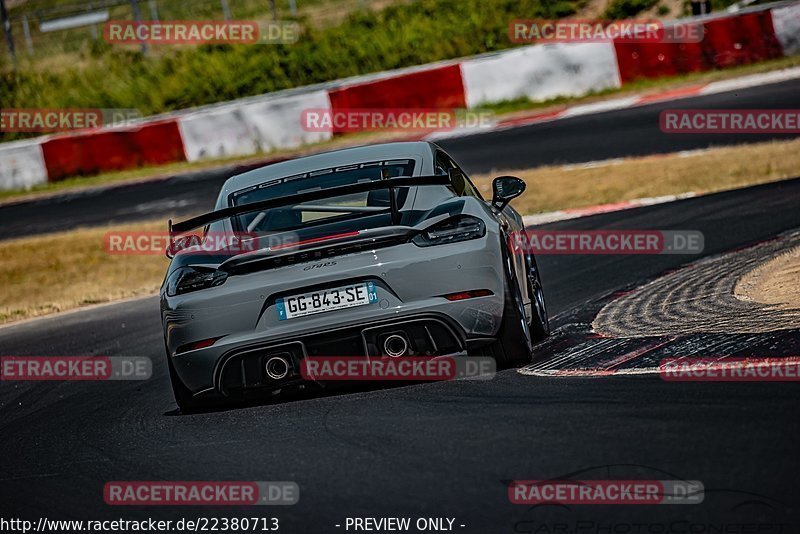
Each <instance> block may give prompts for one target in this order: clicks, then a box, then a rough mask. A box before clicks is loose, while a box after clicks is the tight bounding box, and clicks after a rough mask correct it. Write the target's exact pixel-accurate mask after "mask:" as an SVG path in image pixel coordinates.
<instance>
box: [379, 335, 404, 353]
mask: <svg viewBox="0 0 800 534" xmlns="http://www.w3.org/2000/svg"><path fill="white" fill-rule="evenodd" d="M383 352H385V353H386V355H387V356H391V357H392V358H397V357H399V356H402V355H404V354H405V353H406V352H408V341H406V338H404V337H403V336H401V335H398V334H392V335H390V336H386V339H385V340H384V341H383Z"/></svg>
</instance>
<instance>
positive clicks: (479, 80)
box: [461, 42, 621, 108]
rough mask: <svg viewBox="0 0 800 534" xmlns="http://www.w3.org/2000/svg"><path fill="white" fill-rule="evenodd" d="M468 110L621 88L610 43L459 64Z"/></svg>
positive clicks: (528, 50) (536, 49)
mask: <svg viewBox="0 0 800 534" xmlns="http://www.w3.org/2000/svg"><path fill="white" fill-rule="evenodd" d="M461 72H462V74H463V76H464V89H465V91H466V104H467V107H470V108H474V107H478V106H480V105H482V104H488V103H492V102H502V101H504V100H514V99H518V98H529V99H530V100H534V101H537V100H538V101H543V100H549V99H551V98H556V97H559V96H580V95H585V94H587V93H590V92H592V91H600V90H603V89H608V88H612V87H620V85H621V83H620V78H619V70H618V69H617V59H616V57H615V55H614V46H613V45H612V44H611V43H608V42H604V43H554V44H546V45H531V46H524V47H521V48H515V49H512V50H508V51H504V52H501V53H498V54H493V55H490V56H484V57H478V58H475V59H468V60H466V61H464V62H462V63H461Z"/></svg>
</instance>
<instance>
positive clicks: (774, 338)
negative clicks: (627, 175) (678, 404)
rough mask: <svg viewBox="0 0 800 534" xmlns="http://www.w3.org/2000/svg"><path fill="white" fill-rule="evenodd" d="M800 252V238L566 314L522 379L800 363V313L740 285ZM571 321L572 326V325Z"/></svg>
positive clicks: (702, 264) (671, 275)
mask: <svg viewBox="0 0 800 534" xmlns="http://www.w3.org/2000/svg"><path fill="white" fill-rule="evenodd" d="M798 244H800V231H797V230H794V231H791V232H787V233H785V234H782V235H780V236H778V237H776V238H773V239H769V240H766V241H763V242H760V243H757V244H755V245H753V246H750V247H745V248H740V249H737V250H736V251H732V252H727V253H724V254H720V255H717V256H713V257H709V258H704V259H701V260H699V261H697V262H695V263H693V264H690V265H688V266H686V267H684V268H681V269H672V270H670V271H667V272H665V273H664V274H663V275H662V276H660V277H658V278H656V279H654V280H651V281H649V282H647V283H645V284H644V285H641V286H640V287H638V288H635V289H632V290H631V289H629V288H627V289H624V290H620V291H615V292H614V293H612V294H610V295H608V296H606V297H604V298H602V299H599V300H598V301H594V302H589V303H587V304H586V305H585V306H584V307H583V308H582V309H580V310H576V311H574V312H572V313H571V314H566V313H565V314H564V316H565V317H564V319H565V321H564V322H563V323H562V324H561V325H559V327H558V328H557V329H556V330H555V331H554V333H553V336H551V337H550V338H548V339H547V340H545V341H544V342H542V343H541V344H539V345H538V346H537V347H535V351H534V353H535V355H536V360H535V362H534V363H532V364H530V365H528V366H526V367H523V368H521V369H519V370H518V372H519V373H520V374H523V375H529V376H541V377H607V376H614V375H633V376H635V375H652V374H658V373H659V366H660V364H661V362H662V361H663V360H664V359H666V358H671V359H674V358H718V359H725V358H748V357H759V358H760V357H775V358H781V357H793V356H794V357H796V356H797V355H800V310H781V309H778V308H777V307H775V306H769V305H763V304H759V303H755V302H748V301H743V300H740V299H738V298H736V296H735V295H734V288H735V286H736V283H737V282H738V281H739V279H740V278H741V277H742V276H744V275H745V274H746V273H748V272H750V271H751V270H753V269H755V268H757V267H758V266H759V265H761V264H763V263H764V262H765V261H769V259H771V258H772V257H775V256H777V255H779V254H781V253H782V252H783V251H785V250H787V249H791V248H793V247H795V246H798ZM569 321H572V322H569Z"/></svg>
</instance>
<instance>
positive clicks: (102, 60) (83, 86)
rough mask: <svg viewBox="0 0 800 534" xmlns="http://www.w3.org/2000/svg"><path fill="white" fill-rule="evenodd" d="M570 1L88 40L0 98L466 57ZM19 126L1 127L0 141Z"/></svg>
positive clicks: (423, 6)
mask: <svg viewBox="0 0 800 534" xmlns="http://www.w3.org/2000/svg"><path fill="white" fill-rule="evenodd" d="M577 5H578V0H569V1H567V0H562V1H560V2H557V3H555V4H554V3H552V2H548V3H547V7H545V6H544V5H543V3H542V1H541V0H495V1H492V2H487V1H485V0H416V1H414V2H411V3H407V4H391V5H389V6H388V7H386V8H385V9H383V10H381V11H355V12H352V13H351V14H350V15H348V16H347V17H346V18H345V19H344V21H343V22H342V23H341V24H339V25H337V26H333V27H327V28H318V27H315V26H313V25H312V24H309V21H308V20H306V21H305V24H304V28H305V29H304V33H303V35H302V37H301V39H300V41H298V42H297V43H295V44H292V45H252V46H247V45H203V46H199V47H173V48H172V49H171V50H169V51H165V52H163V53H161V54H160V55H157V56H156V55H154V56H152V57H143V56H142V54H141V53H140V52H139V51H138V50H137V49H135V48H134V49H121V48H115V47H112V46H110V45H108V44H105V43H103V42H102V41H98V42H96V43H94V44H93V45H92V46H91V47H88V48H87V49H84V50H82V51H81V54H80V57H79V59H78V60H76V61H70V62H65V63H63V64H58V65H50V66H48V68H40V67H38V66H37V65H36V64H32V65H28V66H22V65H21V66H20V68H19V69H18V70H17V71H16V72H12V71H9V70H8V69H6V70H5V71H4V72H3V74H2V76H0V94H2V95H4V98H3V99H4V102H3V104H4V107H5V106H7V107H17V108H70V107H71V108H80V107H90V108H133V109H138V110H139V111H140V112H142V113H143V114H144V115H151V114H156V113H161V112H165V111H172V110H178V109H184V108H187V107H193V106H200V105H204V104H211V103H215V102H221V101H226V100H232V99H236V98H241V97H245V96H251V95H259V94H263V93H269V92H273V91H278V90H281V89H287V88H291V87H298V86H302V85H309V84H313V83H318V82H323V81H329V80H335V79H339V78H344V77H347V76H355V75H359V74H366V73H370V72H378V71H383V70H388V69H396V68H400V67H407V66H411V65H420V64H424V63H430V62H434V61H438V60H444V59H452V58H457V57H464V56H470V55H474V54H480V53H483V52H490V51H494V50H501V49H504V48H508V47H511V46H512V43H511V42H510V40H509V38H508V23H509V20H512V19H514V18H520V17H547V16H549V15H550V14H551V13H552V14H554V15H558V16H565V15H569V14H571V13H573V12H574V10H575V9H576V6H577ZM15 136H16V137H19V136H20V135H19V134H6V136H5V137H3V138H0V140H2V141H7V140H10V139H12V138H14V137H15Z"/></svg>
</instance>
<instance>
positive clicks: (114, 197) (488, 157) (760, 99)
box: [0, 80, 800, 239]
mask: <svg viewBox="0 0 800 534" xmlns="http://www.w3.org/2000/svg"><path fill="white" fill-rule="evenodd" d="M676 108H679V109H703V108H714V109H731V108H745V109H797V108H800V80H792V81H787V82H782V83H777V84H771V85H764V86H760V87H753V88H748V89H743V90H737V91H731V92H726V93H719V94H714V95H708V96H700V97H692V98H685V99H680V100H675V101H671V102H662V103H657V104H651V105H647V106H641V107H635V108H628V109H622V110H617V111H609V112H605V113H597V114H592V115H585V116H577V117H572V118H568V119H562V120H558V121H553V122H549V123H540V124H534V125H529V126H524V127H519V128H514V129H512V130H505V131H497V132H491V133H485V134H479V135H471V136H468V137H461V138H452V139H443V140H441V141H439V144H440V145H441V146H442V147H444V148H445V149H446V150H448V151H449V152H450V153H451V154H452V155H453V157H454V158H455V159H456V160H457V161H458V162H459V163H461V164H462V165H463V166H464V168H465V170H466V171H467V172H468V173H483V172H491V171H493V170H503V169H519V168H526V167H534V166H540V165H550V164H568V163H581V162H588V161H597V160H603V159H610V158H618V157H624V156H641V155H647V154H658V153H668V152H676V151H680V150H694V149H702V148H707V147H710V146H722V145H730V144H738V143H752V142H760V141H765V140H768V139H778V138H790V137H793V136H792V135H791V134H771V135H767V134H748V135H744V134H742V135H731V134H680V135H676V134H665V133H663V132H661V130H660V129H659V121H658V117H659V113H660V112H661V111H663V110H666V109H676ZM243 170H246V169H245V168H244V167H242V166H239V165H231V166H228V167H226V168H223V169H218V170H211V171H194V172H191V173H184V174H180V175H176V176H174V177H171V178H166V179H162V180H157V181H150V182H144V183H138V184H127V185H119V186H114V187H110V188H104V189H95V190H90V191H84V192H81V193H69V194H64V195H59V196H56V197H51V198H45V199H40V200H34V201H28V202H21V203H17V204H10V205H5V206H0V239H9V238H13V237H21V236H25V235H34V234H41V233H47V232H53V231H61V230H69V229H72V228H75V227H77V226H94V225H99V224H109V223H123V222H131V221H138V220H144V219H150V220H152V219H156V218H166V217H168V216H174V217H181V216H187V215H190V214H197V213H202V212H205V211H209V210H211V209H212V208H213V205H214V200H215V199H216V195H217V193H218V192H219V188H220V186H221V185H222V183H223V182H224V181H225V180H226V179H227V178H228V177H229V176H232V175H233V174H236V173H239V172H243Z"/></svg>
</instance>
